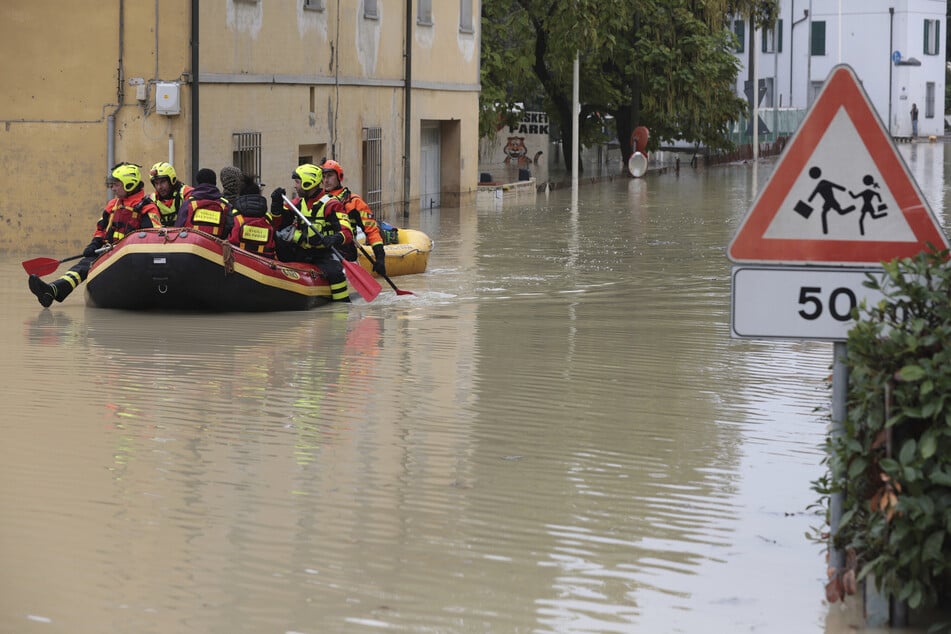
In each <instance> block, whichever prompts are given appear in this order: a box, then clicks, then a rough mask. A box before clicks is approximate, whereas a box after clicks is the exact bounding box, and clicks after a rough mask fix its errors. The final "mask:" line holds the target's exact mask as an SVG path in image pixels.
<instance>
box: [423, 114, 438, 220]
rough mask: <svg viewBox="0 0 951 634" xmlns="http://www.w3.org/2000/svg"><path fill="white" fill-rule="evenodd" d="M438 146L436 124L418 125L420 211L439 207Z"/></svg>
mask: <svg viewBox="0 0 951 634" xmlns="http://www.w3.org/2000/svg"><path fill="white" fill-rule="evenodd" d="M439 146H440V134H439V123H438V122H426V121H424V122H422V123H421V124H420V142H419V206H420V209H433V208H435V207H439V206H440V201H439V192H440V189H441V181H440V179H439V167H440V160H439Z"/></svg>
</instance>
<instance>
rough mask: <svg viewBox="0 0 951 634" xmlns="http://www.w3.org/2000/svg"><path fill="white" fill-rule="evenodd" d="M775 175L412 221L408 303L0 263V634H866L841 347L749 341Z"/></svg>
mask: <svg viewBox="0 0 951 634" xmlns="http://www.w3.org/2000/svg"><path fill="white" fill-rule="evenodd" d="M904 151H908V152H910V153H911V154H910V155H909V156H908V157H906V160H907V161H908V162H909V166H910V167H911V169H912V170H913V171H914V172H915V173H916V174H920V176H919V177H920V178H922V179H925V178H937V179H938V180H941V181H942V182H935V181H934V180H927V181H923V183H922V189H923V191H924V192H925V195H926V196H928V197H929V198H931V196H933V195H935V194H936V193H939V192H940V193H941V195H942V196H943V187H944V185H943V180H942V179H943V160H944V159H943V146H941V145H936V146H924V145H921V146H920V147H917V148H913V147H907V148H904ZM929 166H930V167H929ZM938 166H941V169H938ZM769 169H770V164H769V163H768V162H767V163H764V164H763V165H761V166H760V168H759V170H758V172H757V174H756V176H755V177H754V175H753V171H752V170H751V168H750V166H748V165H735V166H727V167H721V168H716V169H709V170H701V171H698V172H694V171H692V170H682V171H681V174H680V175H679V176H676V175H673V174H667V175H652V176H650V177H648V178H644V179H639V180H636V181H632V180H626V179H616V180H613V181H610V182H606V183H604V184H601V185H596V186H588V187H586V188H583V189H582V190H581V191H580V193H581V196H580V199H579V201H578V204H577V205H575V206H572V205H571V204H570V202H571V201H570V195H569V193H568V192H565V191H562V190H555V191H552V192H550V193H549V194H547V195H544V194H542V195H539V197H538V199H537V200H536V201H534V202H533V203H518V204H511V205H510V204H507V203H506V204H503V205H502V206H501V207H498V208H497V207H495V206H491V207H488V208H482V207H476V206H472V207H467V208H462V209H454V208H443V209H438V210H433V211H429V210H427V211H423V212H418V215H417V216H416V217H414V218H412V219H410V221H409V222H408V224H411V225H413V226H419V227H420V228H422V229H423V230H424V231H426V232H427V233H429V234H430V235H431V236H432V237H433V238H434V240H435V241H436V250H435V251H434V253H433V255H432V257H431V259H430V270H429V271H428V272H427V273H426V274H424V275H420V276H412V277H406V278H401V279H400V286H401V287H405V288H407V290H411V291H413V292H414V293H415V294H416V295H415V296H414V297H412V298H406V297H401V298H397V297H396V296H395V295H394V294H393V293H390V292H388V290H385V291H384V293H383V294H381V296H380V297H379V298H378V299H377V300H376V301H374V302H373V303H371V304H366V303H362V302H357V303H355V304H353V305H351V306H348V307H339V306H330V307H325V308H321V309H318V310H315V311H313V312H311V313H306V314H300V313H276V314H268V315H257V314H255V315H161V314H139V313H123V312H120V311H102V310H96V309H86V308H85V307H83V306H82V304H81V302H79V301H73V299H74V298H70V300H69V301H68V302H66V303H64V304H62V305H57V306H55V307H54V308H53V309H51V310H45V311H44V310H40V309H39V307H38V306H37V305H36V303H35V300H34V298H33V297H32V295H30V294H29V293H28V291H27V290H26V287H25V283H24V280H23V274H22V270H18V269H19V259H21V258H18V257H14V256H0V300H2V301H0V319H2V320H3V321H4V322H5V323H6V324H7V325H8V328H5V329H0V341H3V343H4V345H5V349H6V350H7V351H8V354H7V355H5V356H4V357H2V360H0V369H2V370H4V375H5V376H8V377H9V379H8V381H7V384H6V392H5V394H6V396H7V399H6V400H7V407H6V411H5V417H4V418H3V419H2V420H0V431H2V433H3V434H4V438H5V442H4V445H3V448H4V449H3V455H2V456H0V457H2V460H0V504H2V509H3V510H4V516H5V518H9V519H8V521H5V522H4V523H2V524H0V556H2V561H3V562H4V564H5V569H7V570H16V571H22V572H18V573H17V575H16V579H14V578H13V576H12V575H9V574H7V575H4V576H3V577H2V580H0V630H2V631H23V630H24V629H25V628H24V623H25V622H28V621H30V620H31V617H33V618H32V620H33V621H36V622H41V620H42V619H46V621H42V622H45V623H48V624H49V626H51V627H53V628H56V629H57V630H58V631H82V630H85V631H136V632H168V631H175V632H187V631H195V632H217V631H221V632H224V631H228V632H242V631H246V632H259V631H279V632H307V633H316V632H328V631H333V632H363V631H367V630H370V629H383V628H390V629H399V630H402V631H419V632H421V631H439V632H472V631H480V632H481V631H497V632H511V631H531V632H641V631H643V632H677V631H682V632H696V631H733V630H738V629H739V630H751V631H770V632H774V631H790V632H793V631H795V632H829V633H836V634H838V633H839V632H844V631H855V630H854V629H850V628H851V626H852V625H853V624H854V622H855V621H854V620H849V619H844V620H843V622H832V621H830V624H827V623H826V620H827V617H828V616H829V615H830V611H829V610H828V608H827V607H826V606H825V605H824V604H823V594H822V586H823V582H824V579H823V577H824V574H825V569H824V563H823V559H822V549H821V547H820V546H817V545H814V544H811V543H810V542H808V541H806V540H805V539H804V538H803V534H804V533H805V532H806V531H808V530H809V529H810V527H812V526H815V525H817V524H818V523H819V522H820V520H819V519H818V518H816V517H815V516H813V515H811V514H810V512H808V511H807V510H806V509H807V507H808V506H809V505H810V504H811V503H812V502H813V501H814V494H812V492H811V491H810V489H809V482H810V481H811V480H813V479H815V478H816V477H818V476H819V475H820V474H821V473H822V469H823V467H822V465H821V457H822V454H821V451H820V449H819V447H820V444H821V442H822V439H823V437H824V433H825V428H824V421H823V419H822V416H821V412H820V413H816V411H815V409H816V408H817V407H819V408H821V407H822V406H824V404H826V403H827V402H828V393H827V392H826V391H825V389H824V382H823V380H824V378H825V376H826V375H827V374H828V372H829V369H828V368H829V364H830V363H831V358H832V357H831V346H830V345H829V344H822V343H812V342H759V341H740V340H731V339H730V338H729V304H730V301H729V300H730V297H729V292H730V291H729V273H730V264H729V262H728V261H727V260H726V258H725V249H726V245H727V244H728V243H729V240H730V238H731V237H732V235H733V233H734V231H735V228H736V225H737V223H738V222H739V219H740V218H741V217H742V215H743V213H744V212H745V211H746V209H747V208H748V206H749V204H750V200H751V196H752V194H753V191H754V189H757V187H754V184H756V185H757V186H761V184H762V181H763V180H764V179H765V178H766V177H767V176H768V172H769ZM942 200H943V198H942ZM932 204H933V205H934V204H935V202H934V200H933V199H932ZM390 220H391V221H393V220H392V219H390ZM76 299H78V298H76ZM76 588H83V592H82V593H77V592H76V590H75V589H76ZM836 614H838V613H836Z"/></svg>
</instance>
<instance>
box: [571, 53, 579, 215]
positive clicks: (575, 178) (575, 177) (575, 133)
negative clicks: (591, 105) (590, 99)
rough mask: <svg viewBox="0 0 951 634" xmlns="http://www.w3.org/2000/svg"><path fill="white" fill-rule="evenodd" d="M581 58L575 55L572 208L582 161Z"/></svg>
mask: <svg viewBox="0 0 951 634" xmlns="http://www.w3.org/2000/svg"><path fill="white" fill-rule="evenodd" d="M578 60H579V58H578V53H575V64H574V71H573V73H572V81H571V119H572V125H571V200H572V207H575V206H577V202H576V201H577V200H578V161H579V160H581V158H580V153H579V152H578V125H579V121H578V119H580V118H581V104H580V103H579V102H578V99H579V94H578V92H579V88H578V84H579V83H580V80H579V76H580V71H579V61H578Z"/></svg>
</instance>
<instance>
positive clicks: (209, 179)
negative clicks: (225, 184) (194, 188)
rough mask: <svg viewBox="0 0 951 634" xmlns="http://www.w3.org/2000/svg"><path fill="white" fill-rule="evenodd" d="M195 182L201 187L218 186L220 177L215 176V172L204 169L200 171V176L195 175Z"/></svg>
mask: <svg viewBox="0 0 951 634" xmlns="http://www.w3.org/2000/svg"><path fill="white" fill-rule="evenodd" d="M195 182H196V183H198V184H199V185H217V184H218V177H217V176H215V170H210V169H208V168H207V167H203V168H201V169H200V170H198V174H196V175H195Z"/></svg>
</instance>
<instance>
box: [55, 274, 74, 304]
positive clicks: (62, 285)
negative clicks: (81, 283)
mask: <svg viewBox="0 0 951 634" xmlns="http://www.w3.org/2000/svg"><path fill="white" fill-rule="evenodd" d="M50 286H52V287H53V298H54V299H55V300H56V301H58V302H61V301H63V300H64V299H66V297H67V296H68V295H69V294H70V293H72V292H73V285H72V284H70V283H69V280H65V279H63V278H59V279H58V280H54V281H53V283H52V284H50Z"/></svg>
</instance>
